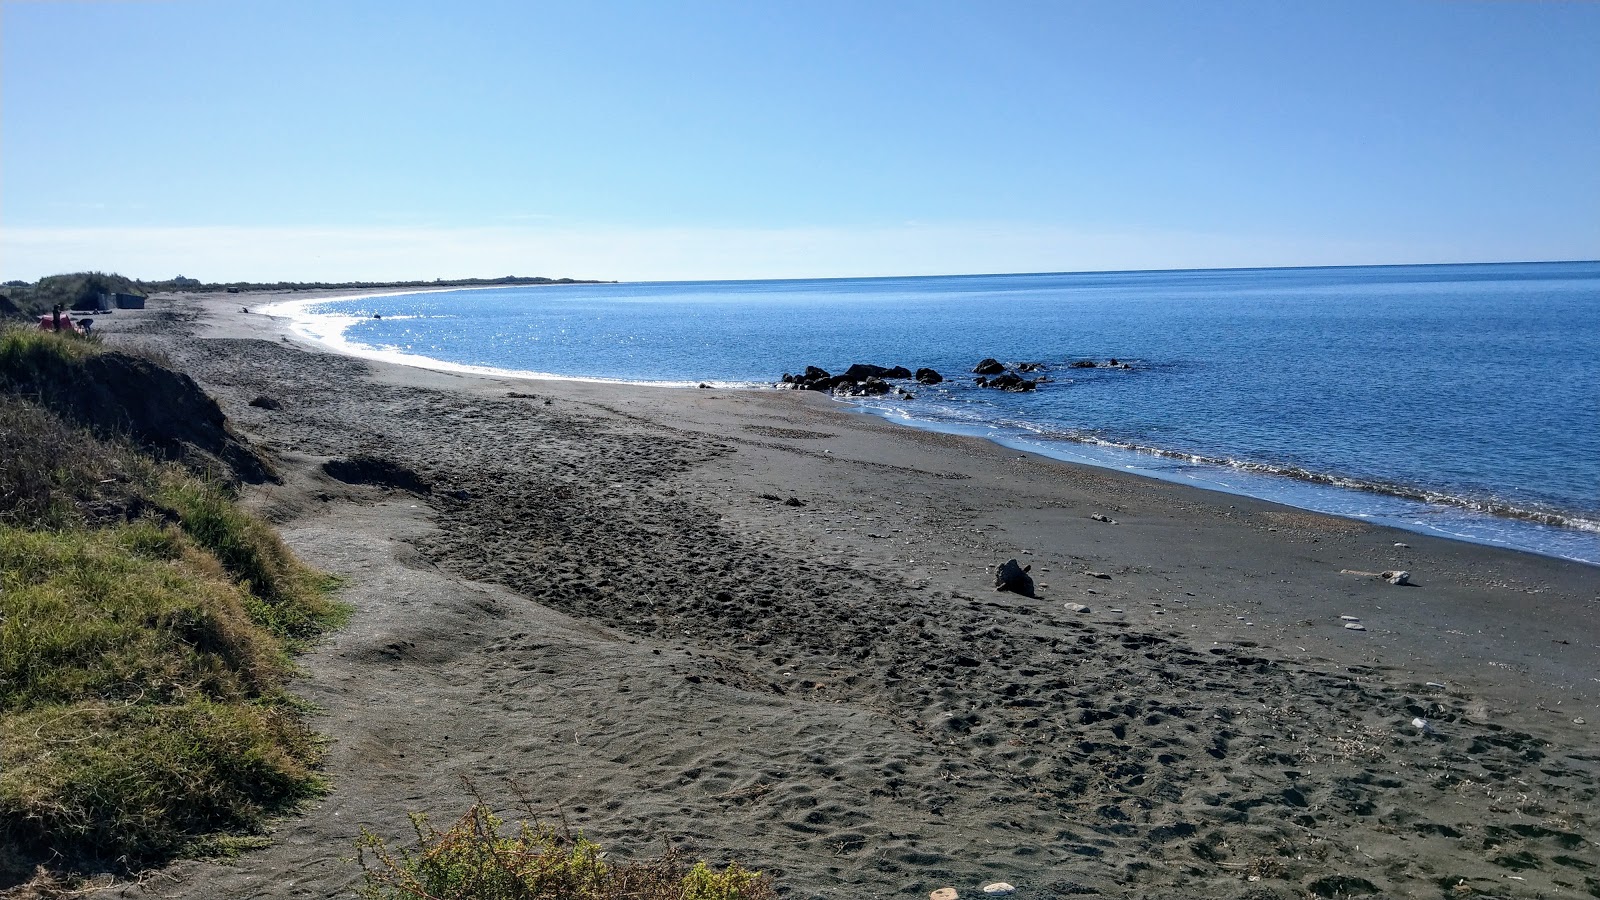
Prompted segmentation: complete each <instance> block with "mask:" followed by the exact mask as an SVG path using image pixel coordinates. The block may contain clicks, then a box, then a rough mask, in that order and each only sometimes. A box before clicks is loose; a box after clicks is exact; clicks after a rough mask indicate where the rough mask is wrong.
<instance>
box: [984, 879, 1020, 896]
mask: <svg viewBox="0 0 1600 900" xmlns="http://www.w3.org/2000/svg"><path fill="white" fill-rule="evenodd" d="M1015 891H1016V888H1015V887H1013V886H1012V885H1009V884H1006V883H1005V882H1004V881H996V882H995V883H994V884H986V885H984V886H983V892H984V893H985V894H989V895H991V896H999V895H1001V894H1010V893H1014V892H1015Z"/></svg>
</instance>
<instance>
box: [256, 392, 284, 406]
mask: <svg viewBox="0 0 1600 900" xmlns="http://www.w3.org/2000/svg"><path fill="white" fill-rule="evenodd" d="M250 405H251V406H254V407H255V408H256V409H282V408H283V404H282V403H279V402H278V401H276V400H274V399H272V398H271V397H268V396H265V395H263V396H260V397H257V398H255V399H254V400H251V401H250Z"/></svg>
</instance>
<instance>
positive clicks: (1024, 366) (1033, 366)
mask: <svg viewBox="0 0 1600 900" xmlns="http://www.w3.org/2000/svg"><path fill="white" fill-rule="evenodd" d="M1042 368H1044V363H1036V362H1030V363H1017V371H1018V372H1037V371H1039V370H1040V369H1042Z"/></svg>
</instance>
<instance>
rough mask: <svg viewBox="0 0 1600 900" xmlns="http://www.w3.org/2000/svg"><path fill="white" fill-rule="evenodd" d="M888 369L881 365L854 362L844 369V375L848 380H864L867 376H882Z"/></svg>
mask: <svg viewBox="0 0 1600 900" xmlns="http://www.w3.org/2000/svg"><path fill="white" fill-rule="evenodd" d="M887 371H889V370H888V369H886V368H884V367H883V366H874V365H871V364H870V363H856V364H854V365H852V366H851V367H850V368H848V369H845V370H844V377H845V378H847V379H849V380H850V381H866V380H867V379H868V378H882V377H883V374H884V373H885V372H887Z"/></svg>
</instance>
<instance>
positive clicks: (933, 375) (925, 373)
mask: <svg viewBox="0 0 1600 900" xmlns="http://www.w3.org/2000/svg"><path fill="white" fill-rule="evenodd" d="M943 380H944V376H943V375H940V374H939V373H938V372H935V371H934V370H932V369H928V368H922V369H918V370H917V383H918V384H938V383H939V382H941V381H943Z"/></svg>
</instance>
